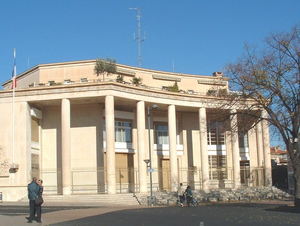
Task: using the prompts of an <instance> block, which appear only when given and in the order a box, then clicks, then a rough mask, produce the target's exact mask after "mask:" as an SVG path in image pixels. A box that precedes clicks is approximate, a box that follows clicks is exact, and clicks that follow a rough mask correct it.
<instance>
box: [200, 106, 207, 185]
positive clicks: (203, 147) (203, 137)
mask: <svg viewBox="0 0 300 226" xmlns="http://www.w3.org/2000/svg"><path fill="white" fill-rule="evenodd" d="M199 135H200V153H201V172H202V189H203V190H204V191H208V190H209V165H208V148H207V122H206V109H205V108H203V107H202V108H200V109H199Z"/></svg>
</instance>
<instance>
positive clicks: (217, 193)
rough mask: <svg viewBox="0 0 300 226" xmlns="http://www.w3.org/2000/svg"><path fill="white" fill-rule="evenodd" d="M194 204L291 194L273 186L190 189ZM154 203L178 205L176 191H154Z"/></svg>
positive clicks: (291, 197) (280, 198) (278, 196)
mask: <svg viewBox="0 0 300 226" xmlns="http://www.w3.org/2000/svg"><path fill="white" fill-rule="evenodd" d="M192 193H193V197H194V199H195V201H196V204H200V203H216V202H239V201H248V202H251V201H252V200H268V199H269V200H274V199H279V200H293V196H292V195H291V194H289V193H287V192H285V191H282V190H280V189H277V188H275V187H241V188H238V189H212V190H210V191H209V192H205V191H203V190H194V191H192ZM149 202H150V197H149V196H148V197H147V198H143V200H142V201H141V203H142V205H144V204H146V205H147V204H148V205H149ZM153 203H154V204H155V205H178V197H177V192H154V193H153Z"/></svg>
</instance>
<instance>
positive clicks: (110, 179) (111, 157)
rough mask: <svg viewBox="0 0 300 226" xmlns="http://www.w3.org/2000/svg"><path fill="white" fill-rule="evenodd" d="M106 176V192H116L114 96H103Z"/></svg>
mask: <svg viewBox="0 0 300 226" xmlns="http://www.w3.org/2000/svg"><path fill="white" fill-rule="evenodd" d="M105 127H106V177H107V193H108V194H115V193H116V156H115V114H114V97H113V96H106V97H105Z"/></svg>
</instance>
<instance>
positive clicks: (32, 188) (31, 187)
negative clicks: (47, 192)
mask: <svg viewBox="0 0 300 226" xmlns="http://www.w3.org/2000/svg"><path fill="white" fill-rule="evenodd" d="M36 181H37V178H36V177H33V178H32V181H31V183H30V184H28V186H27V190H28V199H29V218H28V221H27V223H32V220H33V219H34V215H35V211H36V205H35V197H36V196H38V195H39V194H40V186H39V185H38V183H37V182H36Z"/></svg>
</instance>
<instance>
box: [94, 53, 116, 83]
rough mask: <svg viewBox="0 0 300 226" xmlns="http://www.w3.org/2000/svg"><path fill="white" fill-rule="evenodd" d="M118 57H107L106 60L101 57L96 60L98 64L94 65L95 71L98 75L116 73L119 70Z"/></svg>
mask: <svg viewBox="0 0 300 226" xmlns="http://www.w3.org/2000/svg"><path fill="white" fill-rule="evenodd" d="M116 62H117V60H116V59H112V58H109V57H107V59H106V60H103V59H102V58H101V57H100V58H99V59H98V60H96V64H95V66H94V73H95V74H96V75H97V77H98V76H99V75H103V81H104V76H105V75H106V76H109V75H110V74H115V73H116V72H117V66H116Z"/></svg>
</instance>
